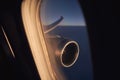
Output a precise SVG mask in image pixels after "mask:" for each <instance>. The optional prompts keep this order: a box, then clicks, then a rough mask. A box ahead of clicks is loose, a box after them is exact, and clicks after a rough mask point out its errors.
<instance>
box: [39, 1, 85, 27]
mask: <svg viewBox="0 0 120 80" xmlns="http://www.w3.org/2000/svg"><path fill="white" fill-rule="evenodd" d="M60 16H63V17H64V19H63V21H62V22H61V23H60V25H80V26H83V25H85V21H84V16H83V13H82V10H81V8H80V5H79V4H78V1H77V0H43V4H42V10H41V18H42V22H43V23H44V24H51V23H53V22H54V21H56V20H58V19H59V18H60Z"/></svg>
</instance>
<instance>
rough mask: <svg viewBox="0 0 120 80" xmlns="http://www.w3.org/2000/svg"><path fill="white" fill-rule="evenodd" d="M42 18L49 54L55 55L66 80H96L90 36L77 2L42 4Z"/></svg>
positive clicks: (45, 1)
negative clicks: (94, 79)
mask: <svg viewBox="0 0 120 80" xmlns="http://www.w3.org/2000/svg"><path fill="white" fill-rule="evenodd" d="M40 18H41V22H42V26H43V29H44V33H45V38H46V43H47V45H48V50H49V53H53V54H55V56H56V62H58V64H59V65H60V68H61V70H62V71H63V73H64V75H65V77H66V78H67V80H93V70H92V62H91V52H90V47H89V40H88V33H87V28H86V23H85V20H84V15H83V13H82V9H81V7H80V4H79V3H78V0H43V1H42V4H41V8H40ZM50 55H51V54H50Z"/></svg>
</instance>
